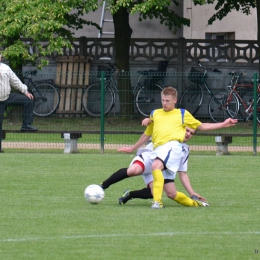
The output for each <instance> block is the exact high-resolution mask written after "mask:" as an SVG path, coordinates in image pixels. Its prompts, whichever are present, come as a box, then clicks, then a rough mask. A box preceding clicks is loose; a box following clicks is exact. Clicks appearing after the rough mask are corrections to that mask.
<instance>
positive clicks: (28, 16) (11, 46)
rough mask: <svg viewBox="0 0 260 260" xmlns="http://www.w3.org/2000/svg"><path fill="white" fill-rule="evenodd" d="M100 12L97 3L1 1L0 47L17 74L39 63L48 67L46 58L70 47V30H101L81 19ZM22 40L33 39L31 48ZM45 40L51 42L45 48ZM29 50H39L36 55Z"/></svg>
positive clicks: (90, 0) (88, 0)
mask: <svg viewBox="0 0 260 260" xmlns="http://www.w3.org/2000/svg"><path fill="white" fill-rule="evenodd" d="M97 8H98V0H67V1H57V0H54V1H53V0H13V1H10V0H1V6H0V43H1V44H0V45H1V47H2V48H3V49H4V51H3V56H4V57H5V58H6V59H8V60H9V64H10V66H11V67H12V68H13V69H15V70H21V66H22V65H23V64H26V63H33V64H35V62H36V60H37V59H38V61H37V62H38V67H42V66H43V65H47V60H46V59H45V58H44V56H47V55H49V54H51V53H53V52H58V53H59V54H62V51H63V48H64V47H69V48H70V47H71V41H72V39H73V32H72V30H71V29H79V28H82V27H83V26H84V25H85V24H87V25H93V26H96V27H97V28H99V26H98V25H97V24H95V23H93V22H91V21H87V20H84V19H82V18H81V16H82V15H83V14H85V13H87V12H89V11H92V10H96V9H97ZM73 10H76V11H73ZM65 25H66V27H65ZM22 38H31V39H33V43H32V45H29V44H28V43H26V42H24V41H22ZM43 39H47V40H48V41H49V43H48V46H46V47H45V46H43V44H42V42H41V41H42V40H43ZM30 47H36V50H37V52H36V53H30V52H29V51H28V50H29V48H30Z"/></svg>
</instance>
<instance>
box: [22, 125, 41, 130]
mask: <svg viewBox="0 0 260 260" xmlns="http://www.w3.org/2000/svg"><path fill="white" fill-rule="evenodd" d="M21 131H38V128H36V127H34V126H32V125H31V124H28V125H22V128H21Z"/></svg>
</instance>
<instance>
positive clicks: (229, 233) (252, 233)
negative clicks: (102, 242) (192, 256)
mask: <svg viewBox="0 0 260 260" xmlns="http://www.w3.org/2000/svg"><path fill="white" fill-rule="evenodd" d="M259 234H260V231H241V232H233V231H225V232H163V233H148V234H93V235H78V236H54V237H27V238H26V237H25V238H6V239H0V243H6V242H27V241H42V240H54V239H82V238H95V237H96V238H102V237H104V238H107V237H138V236H178V235H181V236H182V235H259Z"/></svg>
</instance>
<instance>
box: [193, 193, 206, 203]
mask: <svg viewBox="0 0 260 260" xmlns="http://www.w3.org/2000/svg"><path fill="white" fill-rule="evenodd" d="M194 195H195V196H197V197H198V198H199V199H200V200H202V201H205V202H207V199H206V198H204V197H202V196H200V195H199V194H198V193H194Z"/></svg>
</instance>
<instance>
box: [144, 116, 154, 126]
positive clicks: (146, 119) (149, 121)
mask: <svg viewBox="0 0 260 260" xmlns="http://www.w3.org/2000/svg"><path fill="white" fill-rule="evenodd" d="M151 123H152V120H151V119H150V118H145V119H144V120H143V121H142V125H143V126H148V125H150V124H151Z"/></svg>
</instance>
